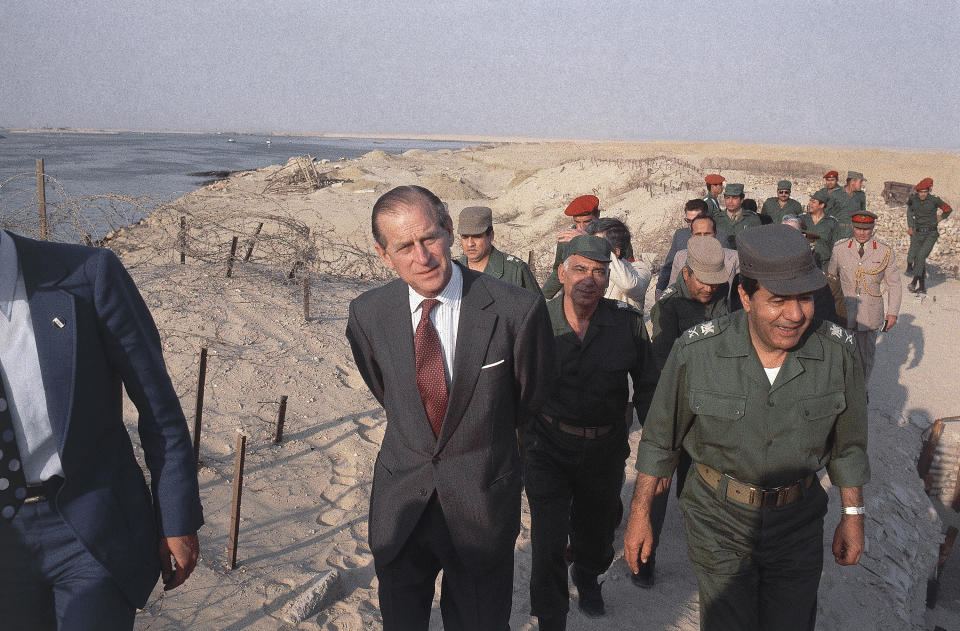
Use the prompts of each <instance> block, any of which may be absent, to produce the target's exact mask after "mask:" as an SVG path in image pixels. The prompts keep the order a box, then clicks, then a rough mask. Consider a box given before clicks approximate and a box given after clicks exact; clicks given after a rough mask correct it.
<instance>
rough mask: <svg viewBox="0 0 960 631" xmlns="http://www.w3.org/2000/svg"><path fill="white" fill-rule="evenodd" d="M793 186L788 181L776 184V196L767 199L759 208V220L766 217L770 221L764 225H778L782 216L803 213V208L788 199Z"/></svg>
mask: <svg viewBox="0 0 960 631" xmlns="http://www.w3.org/2000/svg"><path fill="white" fill-rule="evenodd" d="M792 188H793V185H792V184H791V183H790V180H780V181H779V182H777V196H776V197H768V198H767V200H766V201H765V202H763V206H762V207H761V208H760V215H761V219H762V218H763V215H766V216H767V217H769V218H770V220H769V221H768V222H766V223H780V220H781V219H783V216H784V215H800V214H801V213H802V212H803V206H801V205H800V202H798V201H797V200H795V199H791V198H790V191H791V189H792Z"/></svg>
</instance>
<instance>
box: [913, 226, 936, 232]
mask: <svg viewBox="0 0 960 631" xmlns="http://www.w3.org/2000/svg"><path fill="white" fill-rule="evenodd" d="M936 230H937V227H936V226H927V227H925V228H914V229H913V231H914V232H935V231H936Z"/></svg>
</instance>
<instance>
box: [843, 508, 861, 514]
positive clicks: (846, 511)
mask: <svg viewBox="0 0 960 631" xmlns="http://www.w3.org/2000/svg"><path fill="white" fill-rule="evenodd" d="M865 512H866V511H865V510H864V508H863V506H844V507H843V514H844V515H863V514H864V513H865Z"/></svg>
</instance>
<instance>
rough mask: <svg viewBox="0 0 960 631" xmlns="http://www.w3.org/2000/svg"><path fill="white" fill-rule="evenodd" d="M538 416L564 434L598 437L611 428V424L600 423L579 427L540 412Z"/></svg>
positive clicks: (608, 431)
mask: <svg viewBox="0 0 960 631" xmlns="http://www.w3.org/2000/svg"><path fill="white" fill-rule="evenodd" d="M540 417H541V418H542V419H543V420H545V421H546V422H547V423H549V424H550V425H553V426H554V427H556V428H557V429H559V430H560V431H561V432H563V433H564V434H571V435H573V436H579V437H580V438H600V437H601V436H606V435H607V434H609V433H610V432H611V431H612V430H613V425H601V426H599V427H581V426H579V425H570V424H568V423H564V422H563V421H561V420H559V419H556V418H553V417H552V416H549V415H547V414H541V415H540Z"/></svg>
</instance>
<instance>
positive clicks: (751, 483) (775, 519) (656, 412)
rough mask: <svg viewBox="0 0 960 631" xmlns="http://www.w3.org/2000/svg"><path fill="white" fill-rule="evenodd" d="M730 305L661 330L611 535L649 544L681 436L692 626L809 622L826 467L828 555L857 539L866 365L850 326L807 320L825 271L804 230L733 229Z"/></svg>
mask: <svg viewBox="0 0 960 631" xmlns="http://www.w3.org/2000/svg"><path fill="white" fill-rule="evenodd" d="M739 241H740V247H739V249H738V251H739V252H740V274H741V285H740V288H739V289H738V291H739V293H740V297H741V300H742V301H743V307H744V310H743V311H737V312H735V313H733V314H731V315H730V316H727V317H725V318H720V319H719V320H712V321H710V322H706V323H704V324H701V325H699V326H697V327H696V328H693V329H690V330H689V331H687V332H686V333H685V334H684V335H683V336H682V337H681V338H680V339H679V340H678V341H677V343H676V344H675V345H674V348H673V351H672V352H671V353H670V357H669V359H668V360H667V365H666V366H665V367H664V369H663V372H662V373H661V375H660V381H659V384H658V386H657V391H656V393H655V394H654V397H653V402H652V403H651V405H650V412H649V413H648V414H647V419H646V422H645V424H644V429H643V437H642V439H641V441H640V445H639V448H638V450H637V469H638V472H639V473H638V475H637V483H636V488H635V489H634V496H633V501H632V503H631V509H630V518H629V522H628V524H627V530H626V533H625V535H624V556H625V558H626V560H627V563H628V564H630V565H631V569H635V565H636V563H637V561H636V560H637V557H638V554H639V556H640V560H641V561H643V560H645V559H647V558H648V557H649V554H650V549H651V544H652V539H653V534H652V527H651V525H650V507H651V504H652V503H653V498H654V494H655V492H656V490H657V487H658V486H662V485H663V484H664V483H665V480H667V479H669V477H670V475H671V474H672V473H673V470H674V467H675V466H676V464H677V461H678V459H679V457H680V452H681V451H682V450H683V451H686V452H687V453H688V454H689V455H690V457H691V458H692V460H693V467H692V468H691V470H690V474H689V476H688V478H687V482H686V485H685V486H684V489H683V492H682V493H681V496H680V505H681V509H682V510H683V514H684V528H685V530H686V535H687V546H688V550H689V554H690V560H691V561H692V563H693V567H694V570H695V571H696V574H697V584H698V586H699V589H700V628H701V629H702V630H703V631H718V630H722V631H729V630H730V629H736V630H738V631H759V630H761V629H765V630H769V629H776V630H777V631H794V630H806V631H812V630H813V629H814V626H815V623H816V613H817V588H818V586H819V582H820V573H821V570H822V565H823V516H824V515H825V513H826V510H827V495H826V493H825V492H824V489H823V487H822V486H821V485H820V483H819V482H818V480H817V475H816V473H817V471H818V470H819V469H821V468H823V467H826V468H827V471H828V472H829V474H830V482H831V483H832V485H833V486H837V487H839V488H840V495H841V500H842V504H843V507H844V508H843V510H842V515H841V518H840V524H839V525H838V526H837V530H836V533H835V534H834V538H833V554H834V558H835V560H836V562H837V563H838V564H840V565H852V564H855V563H857V562H859V560H860V555H861V554H862V552H863V545H864V535H863V498H862V493H861V487H862V485H863V484H865V483H866V482H867V481H868V480H869V477H870V469H869V464H868V461H867V453H866V448H867V409H866V397H865V392H864V386H863V372H862V370H861V367H860V362H859V361H858V360H857V357H856V356H855V355H854V342H853V336H852V335H851V334H850V333H849V332H848V331H846V330H844V329H843V328H841V327H839V326H837V325H835V324H829V323H821V322H819V321H815V320H812V313H813V299H812V297H811V294H810V292H812V291H814V290H816V289H817V288H819V287H822V286H823V284H824V283H825V282H826V280H825V279H824V276H823V272H822V271H821V270H820V269H819V268H817V266H816V263H815V262H814V260H813V256H812V255H811V253H810V248H809V246H808V245H807V243H806V239H804V237H803V235H802V234H800V232H798V231H797V230H794V229H793V228H790V227H789V226H785V225H783V224H779V225H776V224H774V225H769V226H764V227H762V228H757V229H756V230H749V231H745V232H744V233H743V234H741V235H740V237H739Z"/></svg>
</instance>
